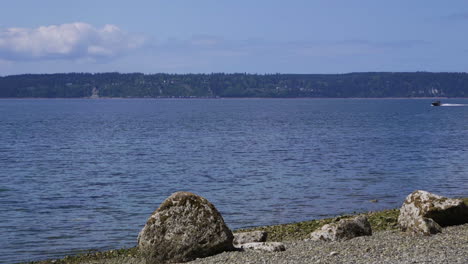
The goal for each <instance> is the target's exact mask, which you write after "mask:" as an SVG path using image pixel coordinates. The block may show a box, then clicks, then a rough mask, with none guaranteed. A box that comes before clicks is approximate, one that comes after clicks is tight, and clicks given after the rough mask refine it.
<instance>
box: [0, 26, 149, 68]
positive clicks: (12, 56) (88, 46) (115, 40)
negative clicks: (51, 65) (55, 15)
mask: <svg viewBox="0 0 468 264" xmlns="http://www.w3.org/2000/svg"><path fill="white" fill-rule="evenodd" d="M144 42H145V40H144V38H143V37H141V36H136V35H131V34H128V33H126V32H124V31H122V30H121V29H120V28H119V27H117V26H115V25H105V26H104V27H102V28H96V27H93V26H92V25H90V24H87V23H81V22H76V23H72V24H62V25H51V26H41V27H38V28H33V29H30V28H7V29H0V59H3V60H10V61H12V60H13V61H14V60H48V59H83V58H91V59H98V58H107V59H108V58H113V57H116V56H119V55H122V54H124V53H125V52H128V51H130V50H133V49H136V48H139V47H141V46H142V45H143V44H144Z"/></svg>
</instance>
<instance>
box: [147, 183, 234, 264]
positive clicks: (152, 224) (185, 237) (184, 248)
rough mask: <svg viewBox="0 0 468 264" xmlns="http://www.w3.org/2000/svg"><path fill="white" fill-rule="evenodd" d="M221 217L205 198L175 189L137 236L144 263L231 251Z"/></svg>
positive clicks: (231, 236)
mask: <svg viewBox="0 0 468 264" xmlns="http://www.w3.org/2000/svg"><path fill="white" fill-rule="evenodd" d="M232 242H233V235H232V232H231V230H229V228H228V227H227V226H226V224H225V223H224V220H223V217H222V216H221V214H220V213H219V212H218V210H216V208H215V207H214V205H213V204H211V203H210V202H208V200H206V199H205V198H203V197H201V196H198V195H195V194H193V193H189V192H177V193H174V194H172V195H171V196H170V197H169V198H167V199H166V200H165V201H164V202H163V203H162V204H161V206H160V207H159V208H158V209H157V210H156V211H155V212H154V213H153V214H152V215H151V216H150V218H149V219H148V221H147V223H146V225H145V227H144V228H143V229H142V230H141V232H140V234H139V235H138V247H139V250H140V252H141V253H142V255H143V256H144V257H145V258H146V262H147V263H148V264H150V263H165V262H185V261H190V260H193V259H195V258H200V257H206V256H211V255H214V254H218V253H221V252H223V251H229V250H234V246H233V244H232Z"/></svg>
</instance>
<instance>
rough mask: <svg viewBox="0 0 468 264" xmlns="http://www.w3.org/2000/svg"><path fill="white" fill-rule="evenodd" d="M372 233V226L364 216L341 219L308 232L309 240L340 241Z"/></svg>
mask: <svg viewBox="0 0 468 264" xmlns="http://www.w3.org/2000/svg"><path fill="white" fill-rule="evenodd" d="M370 235H372V228H371V225H370V223H369V221H368V220H367V217H365V216H358V217H355V218H352V219H342V220H340V221H339V222H337V223H331V224H327V225H324V226H322V228H320V229H319V230H316V231H314V232H312V233H311V234H310V239H311V240H324V241H340V240H348V239H351V238H354V237H358V236H370Z"/></svg>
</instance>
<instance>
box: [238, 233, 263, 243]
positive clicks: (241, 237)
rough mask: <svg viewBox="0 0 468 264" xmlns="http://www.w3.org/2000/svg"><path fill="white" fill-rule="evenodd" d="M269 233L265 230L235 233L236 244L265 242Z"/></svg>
mask: <svg viewBox="0 0 468 264" xmlns="http://www.w3.org/2000/svg"><path fill="white" fill-rule="evenodd" d="M267 236H268V233H267V232H265V231H251V232H241V233H235V234H234V245H238V244H245V243H251V242H265V241H266V240H267Z"/></svg>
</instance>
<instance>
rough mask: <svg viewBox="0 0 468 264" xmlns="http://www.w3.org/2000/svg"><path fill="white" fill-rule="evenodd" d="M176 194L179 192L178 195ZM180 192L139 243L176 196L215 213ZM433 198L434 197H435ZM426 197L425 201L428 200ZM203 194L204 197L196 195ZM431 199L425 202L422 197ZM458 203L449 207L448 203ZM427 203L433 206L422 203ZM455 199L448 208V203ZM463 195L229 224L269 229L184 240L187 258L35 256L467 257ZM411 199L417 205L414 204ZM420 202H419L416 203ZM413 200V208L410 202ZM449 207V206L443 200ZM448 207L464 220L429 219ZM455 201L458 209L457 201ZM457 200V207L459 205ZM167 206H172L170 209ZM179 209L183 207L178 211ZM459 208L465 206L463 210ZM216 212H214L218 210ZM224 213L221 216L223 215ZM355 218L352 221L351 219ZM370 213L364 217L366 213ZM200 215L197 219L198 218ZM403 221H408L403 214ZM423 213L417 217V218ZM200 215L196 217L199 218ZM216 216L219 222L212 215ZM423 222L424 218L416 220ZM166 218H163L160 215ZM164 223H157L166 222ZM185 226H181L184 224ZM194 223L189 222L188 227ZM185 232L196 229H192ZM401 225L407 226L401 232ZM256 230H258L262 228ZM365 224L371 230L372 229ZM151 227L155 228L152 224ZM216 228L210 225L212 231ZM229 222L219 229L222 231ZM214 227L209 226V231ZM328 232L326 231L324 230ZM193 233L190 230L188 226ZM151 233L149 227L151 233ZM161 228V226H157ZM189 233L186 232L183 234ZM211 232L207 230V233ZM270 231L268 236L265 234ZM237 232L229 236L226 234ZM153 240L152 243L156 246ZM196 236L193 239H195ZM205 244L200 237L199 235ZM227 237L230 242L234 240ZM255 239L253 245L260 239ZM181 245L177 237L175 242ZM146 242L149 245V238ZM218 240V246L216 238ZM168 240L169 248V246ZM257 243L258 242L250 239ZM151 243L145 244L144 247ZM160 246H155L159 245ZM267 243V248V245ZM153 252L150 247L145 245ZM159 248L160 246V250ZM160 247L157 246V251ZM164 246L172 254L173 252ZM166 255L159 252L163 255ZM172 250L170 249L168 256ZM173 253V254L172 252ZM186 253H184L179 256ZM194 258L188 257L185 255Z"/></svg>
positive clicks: (144, 260)
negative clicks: (224, 244) (209, 246)
mask: <svg viewBox="0 0 468 264" xmlns="http://www.w3.org/2000/svg"><path fill="white" fill-rule="evenodd" d="M177 197H178V198H177ZM176 198H177V199H175V200H171V199H168V200H166V201H165V202H164V203H163V204H162V205H161V207H160V208H159V209H158V210H156V211H155V213H153V215H152V216H151V217H150V218H149V220H148V223H147V226H145V228H144V229H143V230H142V233H140V236H139V243H140V247H141V245H142V244H141V243H142V241H141V240H142V239H143V238H142V237H144V236H148V234H145V232H146V231H147V230H150V229H151V228H153V227H158V228H155V229H154V230H157V229H160V228H161V226H158V225H160V224H161V219H162V220H164V221H163V222H165V221H168V219H169V217H174V216H175V215H174V214H171V211H170V210H174V208H175V209H176V211H175V212H177V215H180V214H181V212H182V213H183V211H184V210H185V209H184V208H186V207H178V206H179V205H180V204H178V201H182V200H181V198H182V199H183V201H184V202H183V205H184V206H187V205H189V208H190V210H185V211H186V212H189V215H186V216H184V217H183V218H184V219H185V218H186V217H188V218H190V217H191V216H190V214H193V212H194V210H195V211H197V210H199V209H196V208H195V207H194V206H198V207H199V208H202V209H203V210H202V211H199V212H198V213H197V214H195V217H196V218H195V219H199V216H200V212H201V213H203V214H208V215H209V217H213V212H212V211H211V210H215V208H214V206H213V207H211V206H212V205H211V204H210V203H209V202H207V201H205V200H203V198H198V197H195V198H196V199H198V200H194V201H195V202H190V203H189V202H187V198H190V196H186V195H185V194H184V195H182V196H180V194H179V195H178V196H176ZM434 199H436V200H434ZM426 200H427V201H426ZM200 202H201V203H200ZM205 202H207V204H208V205H209V208H208V209H209V210H208V211H205V210H206V208H205V207H203V206H201V205H202V204H203V203H205ZM427 202H428V203H427ZM454 203H456V206H458V207H453V204H454ZM427 204H429V205H430V206H427ZM449 204H450V206H452V207H450V208H448V207H447V206H449ZM467 204H468V199H464V200H463V201H461V200H457V199H448V198H445V197H440V196H434V195H432V194H430V193H427V192H423V191H418V192H414V193H412V194H411V195H409V196H408V197H407V199H406V201H405V203H404V204H403V207H402V209H400V210H387V211H381V212H370V213H366V214H361V215H359V217H356V216H340V217H336V218H333V219H323V220H313V221H307V222H301V223H293V224H286V225H278V226H266V227H257V228H253V229H250V230H238V231H236V232H234V238H233V237H232V235H229V232H227V235H226V236H227V237H228V240H230V241H231V243H232V241H234V244H236V243H245V242H249V241H244V242H240V240H242V239H240V237H243V238H247V240H248V239H255V238H252V237H251V238H248V237H249V236H239V233H241V232H246V231H257V232H255V233H256V234H255V235H258V234H260V233H267V234H268V236H266V235H264V234H262V235H260V236H259V237H261V238H259V239H261V240H259V241H265V240H266V241H267V243H266V244H265V245H263V243H262V242H260V243H256V244H258V245H260V247H258V249H257V250H254V249H251V248H252V247H251V246H252V244H255V243H246V244H243V246H242V245H237V246H236V247H237V249H235V250H232V248H231V249H230V250H228V251H224V252H221V253H219V252H218V253H217V254H214V255H213V254H210V255H212V256H203V257H194V255H193V254H194V253H193V252H194V251H192V252H191V253H190V252H189V251H187V248H186V247H185V246H183V245H182V248H183V249H184V250H185V251H186V252H189V253H183V254H185V256H188V258H190V259H188V258H185V257H183V256H184V255H182V257H178V258H179V259H183V260H182V261H177V260H174V259H172V260H171V259H163V260H162V261H161V260H157V261H155V260H151V259H148V255H147V254H146V255H145V254H144V252H141V248H140V250H139V249H138V248H132V249H122V250H111V251H108V252H100V253H93V254H85V255H81V256H75V257H66V258H64V259H61V260H50V261H41V262H35V263H36V264H45V263H96V264H97V263H108V264H117V263H134V264H149V263H159V262H164V261H168V262H170V263H178V262H184V261H185V262H186V261H189V262H188V263H233V264H235V263H280V264H281V263H468V224H467V223H468V218H465V217H466V216H467V215H466V214H465V213H466V206H467ZM414 205H416V206H417V208H416V207H414ZM421 205H423V206H421ZM413 207H414V208H413ZM445 207H447V208H445ZM441 208H442V209H443V210H445V209H448V212H449V215H450V218H452V217H453V215H460V212H461V213H462V214H461V217H462V218H461V219H462V221H464V223H465V224H463V223H462V224H459V225H454V226H445V225H442V226H438V224H437V222H435V221H432V220H430V219H429V218H427V216H428V215H429V216H431V217H433V218H434V219H436V220H438V221H439V222H441V221H440V220H441V219H442V218H441V215H440V214H439V211H441V210H442V209H441ZM454 208H455V209H454ZM460 208H461V209H460ZM168 210H169V211H168ZM181 210H182V211H181ZM460 210H462V211H460ZM406 215H411V217H413V219H415V221H414V223H415V224H416V225H409V226H407V227H405V228H402V225H406V223H409V222H408V221H409V220H408V219H407V218H405V216H406ZM215 218H216V217H215ZM221 220H222V217H221ZM355 220H356V221H357V222H356V223H354V222H353V221H355ZM367 220H368V221H367ZM174 221H176V222H177V221H182V220H181V219H179V218H177V219H172V220H171V221H169V222H170V223H171V225H173V222H174ZM190 221H193V220H190ZM197 221H198V220H197ZM405 221H406V222H405ZM421 221H422V222H421ZM215 222H216V221H215ZM197 223H198V222H197ZM216 223H217V224H220V223H219V222H216ZM421 223H423V225H422V224H421ZM163 224H164V223H163ZM426 224H430V225H431V226H429V227H430V228H429V229H427V225H426ZM187 225H190V222H188V224H187V223H185V224H183V225H182V226H176V227H171V228H175V232H174V234H172V233H170V232H169V233H167V232H166V233H165V235H169V236H172V237H173V239H171V240H170V242H171V243H173V242H174V238H175V239H176V240H177V239H180V237H179V235H180V234H184V233H183V229H184V228H185V226H187ZM359 226H362V227H363V228H364V229H366V230H367V229H370V227H371V228H372V231H371V233H370V232H369V233H366V232H367V231H366V232H362V231H359V230H358V231H357V232H356V236H355V237H354V238H350V236H349V232H348V231H349V229H347V228H348V227H352V228H351V229H354V228H359ZM166 227H168V226H164V225H163V226H162V228H166ZM416 227H421V228H422V229H421V230H423V231H424V230H430V231H431V232H430V233H421V232H418V230H416ZM181 228H182V229H181ZM191 228H193V227H191ZM190 230H191V231H190V232H193V230H192V229H190ZM403 230H404V231H405V232H403ZM202 231H203V232H202V235H201V237H202V242H205V241H204V240H205V235H206V234H208V233H209V232H210V231H209V230H208V231H209V232H208V233H207V232H206V231H205V230H202ZM260 231H261V232H260ZM369 231H370V230H369ZM151 232H152V233H154V231H151ZM217 232H218V231H214V233H217ZM225 232H226V230H224V229H223V230H222V233H223V234H224V233H225ZM214 233H213V234H214ZM327 233H328V234H331V236H327V235H323V234H327ZM190 234H191V233H190ZM151 235H153V234H151ZM155 235H156V236H159V235H158V234H155ZM183 236H186V235H183ZM209 236H210V237H211V236H212V234H209ZM196 237H197V235H192V234H191V235H190V241H191V242H190V243H193V241H192V240H194V239H196ZM266 237H268V238H266ZM231 239H234V240H231ZM270 241H276V242H280V243H278V244H279V245H281V246H279V247H277V248H276V249H272V247H268V245H270V246H271V245H272V244H268V243H270ZM143 243H145V244H144V245H145V246H147V245H150V244H151V243H152V241H151V239H149V240H148V242H143ZM160 243H161V242H158V243H157V244H155V245H156V246H158V247H159V244H160ZM199 244H200V243H196V246H197V247H199ZM201 244H203V243H201ZM231 245H232V244H231ZM258 245H257V246H258ZM179 246H180V245H179ZM148 247H149V246H148ZM216 247H218V246H216ZM172 248H174V247H172V246H171V250H172ZM254 248H255V247H254ZM144 250H148V249H144ZM158 250H159V249H158ZM200 250H201V251H203V250H205V249H204V248H196V250H195V252H196V253H198V252H199V251H200ZM270 250H271V251H270ZM150 252H151V251H150ZM160 252H162V251H160ZM158 254H160V253H158ZM167 254H172V253H171V252H169V253H167ZM168 256H169V255H164V256H163V257H165V258H167V257H168ZM169 257H171V256H169ZM171 258H173V257H171ZM184 258H185V259H184ZM190 260H191V261H190Z"/></svg>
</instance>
